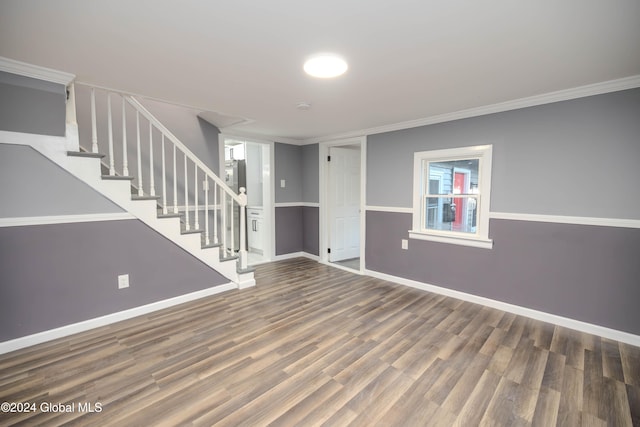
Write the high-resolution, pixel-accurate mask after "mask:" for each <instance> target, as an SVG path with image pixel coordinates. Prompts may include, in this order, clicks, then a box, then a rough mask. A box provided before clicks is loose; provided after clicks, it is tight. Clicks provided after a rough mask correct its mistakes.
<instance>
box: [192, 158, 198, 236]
mask: <svg viewBox="0 0 640 427" xmlns="http://www.w3.org/2000/svg"><path fill="white" fill-rule="evenodd" d="M193 182H194V192H193V194H194V196H193V197H194V199H195V205H194V207H195V210H194V211H193V212H194V216H195V220H194V221H193V228H194V230H200V222H199V221H198V217H199V216H200V215H198V165H197V164H195V163H194V164H193Z"/></svg>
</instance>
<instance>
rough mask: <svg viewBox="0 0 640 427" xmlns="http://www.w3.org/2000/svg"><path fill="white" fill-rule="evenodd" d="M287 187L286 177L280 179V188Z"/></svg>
mask: <svg viewBox="0 0 640 427" xmlns="http://www.w3.org/2000/svg"><path fill="white" fill-rule="evenodd" d="M284 187H285V182H284V179H281V180H280V188H284Z"/></svg>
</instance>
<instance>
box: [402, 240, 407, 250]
mask: <svg viewBox="0 0 640 427" xmlns="http://www.w3.org/2000/svg"><path fill="white" fill-rule="evenodd" d="M402 249H404V250H405V251H406V250H407V249H409V241H408V240H407V239H402Z"/></svg>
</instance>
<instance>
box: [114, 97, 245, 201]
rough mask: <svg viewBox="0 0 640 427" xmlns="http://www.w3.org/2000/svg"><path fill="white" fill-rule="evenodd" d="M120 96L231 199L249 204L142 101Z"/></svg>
mask: <svg viewBox="0 0 640 427" xmlns="http://www.w3.org/2000/svg"><path fill="white" fill-rule="evenodd" d="M115 93H118V92H115ZM119 95H120V96H122V97H124V98H125V99H126V100H127V102H128V103H129V104H130V105H131V106H132V107H133V108H135V109H136V110H138V111H140V114H142V115H143V116H145V118H146V119H147V120H149V122H152V123H153V125H154V126H155V127H156V128H157V129H158V130H159V131H160V132H162V133H163V134H165V136H166V137H167V138H168V139H169V140H171V142H173V143H174V145H176V146H177V147H178V149H180V151H182V152H183V153H184V154H186V155H187V156H188V157H189V160H191V161H192V162H193V163H195V164H196V165H198V167H199V168H200V169H201V170H202V171H204V172H205V173H206V174H207V175H208V176H209V178H211V179H213V180H214V181H215V182H216V183H217V184H218V185H220V186H221V187H222V188H224V191H225V192H227V193H228V194H229V195H230V196H231V197H233V199H234V200H235V201H236V202H237V203H238V204H239V205H240V206H246V204H247V203H246V200H242V198H241V197H240V196H239V195H238V194H236V193H234V191H233V190H232V189H231V188H230V187H229V186H228V185H227V184H226V183H225V182H224V181H223V180H221V179H220V178H219V177H218V175H216V174H215V172H213V171H212V170H211V169H209V167H208V166H207V165H206V164H204V163H203V162H202V161H201V160H200V159H199V158H198V157H197V156H196V155H195V154H193V152H192V151H191V150H189V149H188V148H187V147H186V146H185V145H184V144H183V143H182V142H181V141H180V140H179V139H178V138H177V137H176V136H175V135H174V134H173V133H171V131H169V129H167V128H166V127H165V126H164V125H163V124H162V123H161V122H160V121H159V120H158V119H157V118H156V117H155V116H154V115H153V114H151V112H149V110H147V109H146V108H145V107H144V105H142V104H141V103H140V101H138V100H137V99H135V98H134V97H132V96H131V95H124V94H119Z"/></svg>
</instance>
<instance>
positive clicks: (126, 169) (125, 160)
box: [122, 96, 129, 176]
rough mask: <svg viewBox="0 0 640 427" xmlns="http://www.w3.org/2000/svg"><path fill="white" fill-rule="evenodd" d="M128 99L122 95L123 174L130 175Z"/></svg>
mask: <svg viewBox="0 0 640 427" xmlns="http://www.w3.org/2000/svg"><path fill="white" fill-rule="evenodd" d="M125 105H126V101H125V99H124V96H123V97H122V175H124V176H129V159H128V158H127V114H126V111H125Z"/></svg>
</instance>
